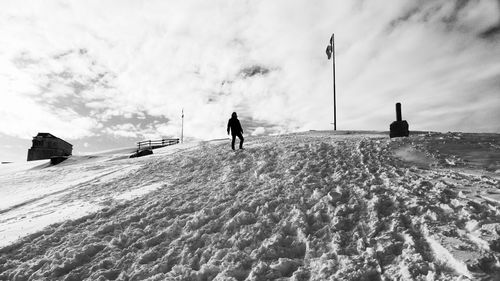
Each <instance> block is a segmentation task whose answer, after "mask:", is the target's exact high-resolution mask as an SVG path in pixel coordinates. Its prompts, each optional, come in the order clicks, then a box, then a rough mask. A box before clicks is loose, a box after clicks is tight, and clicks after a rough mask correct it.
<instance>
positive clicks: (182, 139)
mask: <svg viewBox="0 0 500 281" xmlns="http://www.w3.org/2000/svg"><path fill="white" fill-rule="evenodd" d="M183 142H184V108H183V109H182V125H181V143H183Z"/></svg>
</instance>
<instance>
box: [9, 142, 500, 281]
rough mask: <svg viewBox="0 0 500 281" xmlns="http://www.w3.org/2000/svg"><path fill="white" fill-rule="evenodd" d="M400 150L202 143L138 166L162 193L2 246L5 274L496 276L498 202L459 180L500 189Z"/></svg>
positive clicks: (373, 145) (375, 145) (371, 145)
mask: <svg viewBox="0 0 500 281" xmlns="http://www.w3.org/2000/svg"><path fill="white" fill-rule="evenodd" d="M397 145H404V143H402V144H399V141H390V140H388V139H385V138H367V137H365V138H362V137H348V136H347V137H338V136H328V135H326V136H325V135H321V136H286V137H281V138H275V139H272V141H270V140H266V141H264V140H261V141H260V140H259V139H256V140H253V141H252V140H250V141H249V142H248V144H247V150H246V151H244V152H237V153H233V152H232V151H228V150H227V145H226V144H225V145H211V144H205V145H204V146H203V147H201V148H200V149H193V150H190V151H185V152H184V151H179V152H178V153H174V154H172V155H170V156H169V157H167V158H155V159H154V161H151V162H149V163H147V165H145V166H144V167H143V168H144V169H143V170H142V172H143V173H144V175H147V176H140V175H136V178H137V182H136V183H134V177H128V178H127V184H130V185H133V184H142V183H143V182H144V181H147V182H148V183H151V184H154V183H155V184H160V185H162V186H163V188H161V189H159V190H157V191H153V192H152V193H150V194H149V195H147V196H144V197H141V198H139V199H137V200H135V201H131V202H128V203H124V204H120V205H116V206H111V207H110V208H108V209H106V210H104V211H103V212H101V213H98V214H95V215H90V216H87V217H84V218H82V219H79V220H76V221H72V222H67V223H63V224H60V225H55V226H51V227H49V228H47V229H45V230H44V231H43V232H42V233H41V234H37V235H33V236H31V237H29V238H27V239H25V240H23V241H21V242H20V243H18V244H15V245H12V246H10V247H8V248H4V249H3V250H1V251H0V253H1V255H2V256H1V258H0V265H1V267H0V269H1V271H3V273H1V274H0V277H2V276H3V277H8V278H10V279H12V278H14V277H18V278H19V280H23V279H29V278H32V279H43V278H56V279H67V280H72V279H73V280H76V279H83V278H90V279H99V278H107V279H121V280H123V279H128V280H139V279H146V278H150V280H163V279H168V278H180V279H185V280H211V279H213V278H215V277H218V278H221V279H224V278H226V279H231V278H233V279H235V280H245V279H246V280H272V279H278V278H285V279H283V280H286V278H294V279H295V280H327V279H333V280H337V279H342V280H377V279H378V280H424V279H430V280H433V279H437V280H448V279H454V278H457V277H458V276H460V275H461V276H463V277H465V278H472V279H482V278H485V279H487V278H490V277H492V276H495V275H496V274H497V271H496V270H497V268H496V267H495V262H496V257H497V255H498V252H499V251H500V249H499V248H500V246H499V245H500V240H499V239H498V233H496V231H497V223H498V219H499V215H498V206H497V205H495V204H493V203H491V204H489V205H487V204H483V203H478V202H476V200H477V198H472V197H468V196H466V195H463V193H464V192H463V188H464V187H466V186H468V185H470V186H476V187H477V188H483V187H491V185H495V184H498V183H497V182H496V181H495V180H493V179H489V181H486V180H485V181H484V182H483V181H482V180H480V179H481V178H479V180H478V178H477V177H473V176H467V175H463V174H460V173H456V172H453V171H449V170H446V169H437V168H436V167H431V166H428V167H425V166H422V165H413V164H412V163H408V162H404V161H402V160H399V159H397V158H395V157H394V156H393V154H394V147H395V146H397ZM167 183H168V184H167ZM115 185H116V186H117V188H118V187H119V185H120V183H118V182H115V183H112V186H115ZM495 233H496V235H497V236H495ZM34 248H35V249H37V250H36V251H32V250H31V249H34Z"/></svg>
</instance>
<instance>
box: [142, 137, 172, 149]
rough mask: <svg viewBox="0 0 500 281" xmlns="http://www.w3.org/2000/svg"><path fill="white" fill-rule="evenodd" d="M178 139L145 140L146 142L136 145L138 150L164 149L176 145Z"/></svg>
mask: <svg viewBox="0 0 500 281" xmlns="http://www.w3.org/2000/svg"><path fill="white" fill-rule="evenodd" d="M178 143H179V139H161V140H147V141H140V142H138V143H137V146H138V150H141V149H146V148H150V149H153V148H159V147H164V146H169V145H174V144H178Z"/></svg>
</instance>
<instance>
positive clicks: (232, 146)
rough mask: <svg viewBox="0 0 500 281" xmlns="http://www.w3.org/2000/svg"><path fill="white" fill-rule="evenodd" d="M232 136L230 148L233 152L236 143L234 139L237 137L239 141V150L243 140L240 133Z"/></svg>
mask: <svg viewBox="0 0 500 281" xmlns="http://www.w3.org/2000/svg"><path fill="white" fill-rule="evenodd" d="M232 136H233V141H232V142H231V148H232V149H233V150H234V142H235V141H236V137H238V138H239V139H240V149H242V148H243V141H244V140H245V139H244V138H243V135H241V133H237V134H236V135H232Z"/></svg>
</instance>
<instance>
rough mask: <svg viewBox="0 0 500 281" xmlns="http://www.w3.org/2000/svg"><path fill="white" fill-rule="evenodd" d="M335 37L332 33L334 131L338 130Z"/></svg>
mask: <svg viewBox="0 0 500 281" xmlns="http://www.w3.org/2000/svg"><path fill="white" fill-rule="evenodd" d="M334 36H335V34H334V33H332V38H331V40H330V44H331V46H332V62H333V63H332V65H333V130H334V131H336V130H337V99H336V92H335V44H334V42H333V41H334Z"/></svg>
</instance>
